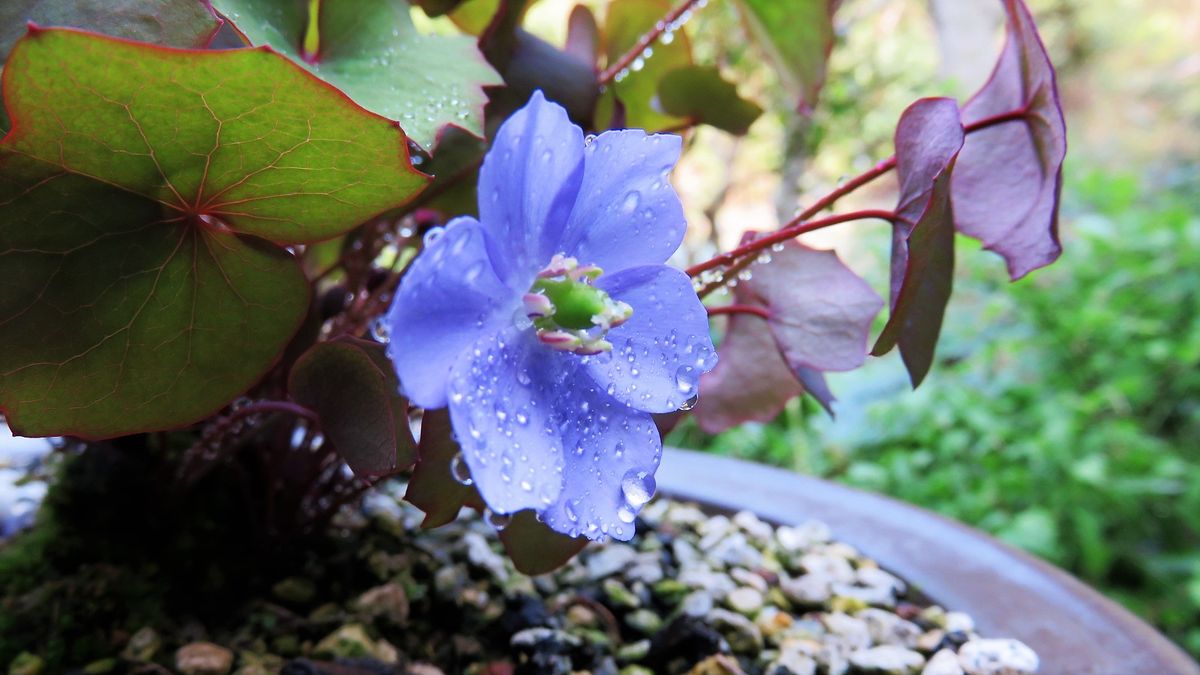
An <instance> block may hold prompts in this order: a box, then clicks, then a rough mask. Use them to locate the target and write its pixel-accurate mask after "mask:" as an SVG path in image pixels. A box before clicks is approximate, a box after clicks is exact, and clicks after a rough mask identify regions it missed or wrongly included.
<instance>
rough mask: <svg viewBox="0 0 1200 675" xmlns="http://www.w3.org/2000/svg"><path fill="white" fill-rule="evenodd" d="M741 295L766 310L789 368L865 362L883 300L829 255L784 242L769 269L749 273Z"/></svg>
mask: <svg viewBox="0 0 1200 675" xmlns="http://www.w3.org/2000/svg"><path fill="white" fill-rule="evenodd" d="M750 269H751V271H752V273H753V277H752V278H751V279H750V280H748V281H746V282H744V286H745V291H746V292H748V293H750V294H751V295H752V297H754V298H756V299H758V301H759V302H761V303H762V304H764V305H766V307H767V308H768V310H769V311H770V315H771V316H770V319H769V320H768V323H769V324H770V325H771V331H772V332H773V333H774V334H775V341H776V343H777V344H778V345H779V349H780V352H781V353H782V354H783V358H784V360H786V361H787V363H788V365H789V366H790V367H791V368H792V369H793V370H795V369H798V368H811V369H815V370H821V371H830V370H837V371H842V370H854V369H855V368H857V367H859V366H861V365H862V363H863V361H864V360H866V357H867V349H866V346H867V337H868V332H869V331H870V329H871V321H872V320H873V319H874V318H875V315H876V314H878V313H879V310H880V309H881V308H882V307H883V299H882V298H880V297H879V295H878V294H876V293H875V291H874V290H873V289H872V288H871V287H870V285H868V284H867V282H865V281H863V280H862V279H861V278H859V276H858V275H857V274H855V273H854V272H852V271H851V270H850V268H848V267H846V266H845V265H843V264H842V261H841V260H838V257H837V255H836V254H835V253H834V252H833V251H818V250H816V249H811V248H808V247H807V246H804V245H803V244H799V243H796V242H794V241H793V242H788V243H787V244H785V245H784V248H783V250H782V251H778V252H775V253H772V262H771V263H770V264H765V265H764V264H758V265H755V266H753V267H751V268H750Z"/></svg>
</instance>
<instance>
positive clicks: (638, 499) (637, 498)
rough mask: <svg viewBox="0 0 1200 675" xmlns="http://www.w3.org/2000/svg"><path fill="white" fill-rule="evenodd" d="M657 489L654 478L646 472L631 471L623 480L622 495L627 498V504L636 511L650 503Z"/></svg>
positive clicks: (627, 472) (626, 473)
mask: <svg viewBox="0 0 1200 675" xmlns="http://www.w3.org/2000/svg"><path fill="white" fill-rule="evenodd" d="M656 487H657V485H656V484H655V482H654V476H651V475H650V474H649V472H646V471H638V470H636V469H630V470H629V471H626V472H625V477H624V478H622V479H621V494H622V495H623V496H624V497H625V503H626V504H628V505H629V506H631V507H633V508H634V509H639V508H641V507H642V506H643V505H644V504H645V503H646V502H648V501H650V498H651V497H653V496H654V490H655V488H656Z"/></svg>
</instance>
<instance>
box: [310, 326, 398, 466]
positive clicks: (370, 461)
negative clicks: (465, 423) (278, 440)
mask: <svg viewBox="0 0 1200 675" xmlns="http://www.w3.org/2000/svg"><path fill="white" fill-rule="evenodd" d="M288 393H289V394H290V396H291V397H292V399H293V400H295V401H296V402H297V403H300V404H301V405H304V406H306V407H308V408H310V409H311V410H312V411H313V412H315V413H317V416H318V417H319V418H320V422H321V430H322V431H324V432H325V437H326V438H327V439H329V441H330V442H331V443H333V445H334V447H336V448H337V449H338V454H340V455H341V456H342V458H343V459H345V460H346V463H347V464H349V465H350V468H351V469H353V470H354V473H355V474H357V475H359V476H370V475H378V474H383V473H388V472H392V471H395V470H396V469H398V468H401V467H404V466H408V465H410V464H412V463H413V462H414V461H415V460H416V442H415V441H414V440H413V437H412V431H410V430H409V428H408V401H406V400H405V399H404V397H402V396H400V394H399V382H397V380H396V375H395V373H394V372H393V371H392V366H391V363H390V362H389V361H388V359H387V357H386V356H385V355H384V354H383V349H382V347H381V346H380V345H378V344H376V343H374V342H367V341H365V340H358V339H355V338H350V337H342V338H338V339H336V340H331V341H329V342H321V343H318V344H316V345H315V346H314V347H313V348H312V349H309V350H308V352H306V353H305V354H304V355H303V356H301V357H300V358H299V359H298V360H297V361H296V365H295V366H293V367H292V372H291V376H290V377H289V381H288Z"/></svg>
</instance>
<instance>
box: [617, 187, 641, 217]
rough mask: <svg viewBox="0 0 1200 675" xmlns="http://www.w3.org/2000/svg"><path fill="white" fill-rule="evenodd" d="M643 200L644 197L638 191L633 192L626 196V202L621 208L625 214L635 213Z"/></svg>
mask: <svg viewBox="0 0 1200 675" xmlns="http://www.w3.org/2000/svg"><path fill="white" fill-rule="evenodd" d="M641 200H642V195H641V194H640V193H639V192H638V191H637V190H632V191H630V192H628V193H626V194H625V201H624V202H622V203H621V208H622V210H624V211H625V213H633V212H634V211H635V210H637V207H638V203H639V202H641Z"/></svg>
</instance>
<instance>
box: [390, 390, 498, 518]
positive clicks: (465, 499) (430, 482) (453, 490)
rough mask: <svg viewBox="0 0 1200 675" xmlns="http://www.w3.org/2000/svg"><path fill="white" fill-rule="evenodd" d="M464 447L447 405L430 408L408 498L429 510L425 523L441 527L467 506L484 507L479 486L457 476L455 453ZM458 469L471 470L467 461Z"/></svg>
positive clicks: (406, 497) (423, 423) (426, 513)
mask: <svg viewBox="0 0 1200 675" xmlns="http://www.w3.org/2000/svg"><path fill="white" fill-rule="evenodd" d="M460 452H461V450H460V449H459V447H458V443H456V442H455V441H454V431H453V429H451V428H450V413H449V412H448V411H447V410H446V409H445V408H443V409H441V410H427V411H425V417H424V418H423V419H422V420H421V445H420V448H419V452H418V454H419V455H420V460H419V461H418V462H417V467H416V469H414V470H413V473H412V477H411V478H409V481H408V492H406V493H405V494H404V498H405V499H407V500H408V501H410V502H412V503H413V505H415V506H416V507H417V508H419V509H421V510H422V511H424V512H425V520H424V521H423V522H422V523H421V527H423V528H430V527H440V526H442V525H445V524H446V523H449V522H450V521H452V520H454V519H455V518H457V517H458V512H459V511H461V510H462V508H463V507H464V506H471V507H473V508H476V509H479V510H481V511H482V510H483V501H482V500H481V499H480V498H479V493H478V492H477V491H476V490H475V488H473V487H471V486H470V485H466V484H464V483H463V482H461V481H460V480H458V479H456V478H455V477H454V473H453V472H454V471H455V470H456V469H455V468H453V467H454V462H455V457H458V455H459V453H460ZM460 463H461V464H462V467H464V468H459V469H457V470H460V471H467V470H466V469H465V466H466V463H465V462H460Z"/></svg>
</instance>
